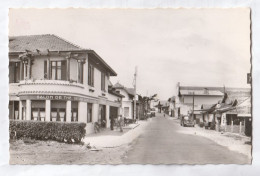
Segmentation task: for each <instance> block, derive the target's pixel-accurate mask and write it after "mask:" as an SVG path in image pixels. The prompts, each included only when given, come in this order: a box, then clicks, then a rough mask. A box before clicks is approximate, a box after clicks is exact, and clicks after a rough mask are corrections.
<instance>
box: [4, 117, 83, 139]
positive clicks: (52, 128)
mask: <svg viewBox="0 0 260 176" xmlns="http://www.w3.org/2000/svg"><path fill="white" fill-rule="evenodd" d="M85 127H86V123H78V122H43V121H24V120H10V125H9V134H10V139H13V138H16V139H20V138H31V139H36V140H54V141H58V142H66V143H74V142H75V143H80V142H81V139H82V138H84V137H85V135H86V130H85Z"/></svg>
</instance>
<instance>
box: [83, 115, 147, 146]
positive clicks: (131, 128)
mask: <svg viewBox="0 0 260 176" xmlns="http://www.w3.org/2000/svg"><path fill="white" fill-rule="evenodd" d="M151 121H152V119H148V120H147V121H138V122H137V124H130V125H128V126H126V127H124V128H123V132H120V130H119V128H118V129H114V130H113V131H112V130H110V129H109V128H107V129H103V130H102V131H101V132H99V133H94V134H90V135H86V137H85V138H84V140H83V141H84V143H85V144H86V145H88V144H89V145H90V146H91V147H96V148H114V147H119V146H121V145H124V144H128V143H131V142H132V141H133V140H134V139H136V138H137V137H138V136H139V135H141V134H142V132H143V130H144V128H145V127H146V126H147V125H148V123H150V122H151Z"/></svg>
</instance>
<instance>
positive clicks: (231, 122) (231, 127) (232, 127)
mask: <svg viewBox="0 0 260 176" xmlns="http://www.w3.org/2000/svg"><path fill="white" fill-rule="evenodd" d="M231 133H233V120H232V121H231Z"/></svg>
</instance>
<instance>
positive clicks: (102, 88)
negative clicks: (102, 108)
mask: <svg viewBox="0 0 260 176" xmlns="http://www.w3.org/2000/svg"><path fill="white" fill-rule="evenodd" d="M105 78H106V75H105V73H104V72H101V90H103V91H105V90H106V87H105V85H106V82H105Z"/></svg>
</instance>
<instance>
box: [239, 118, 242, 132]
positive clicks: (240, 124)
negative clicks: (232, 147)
mask: <svg viewBox="0 0 260 176" xmlns="http://www.w3.org/2000/svg"><path fill="white" fill-rule="evenodd" d="M241 133H242V122H241V121H240V122H239V134H241Z"/></svg>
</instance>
